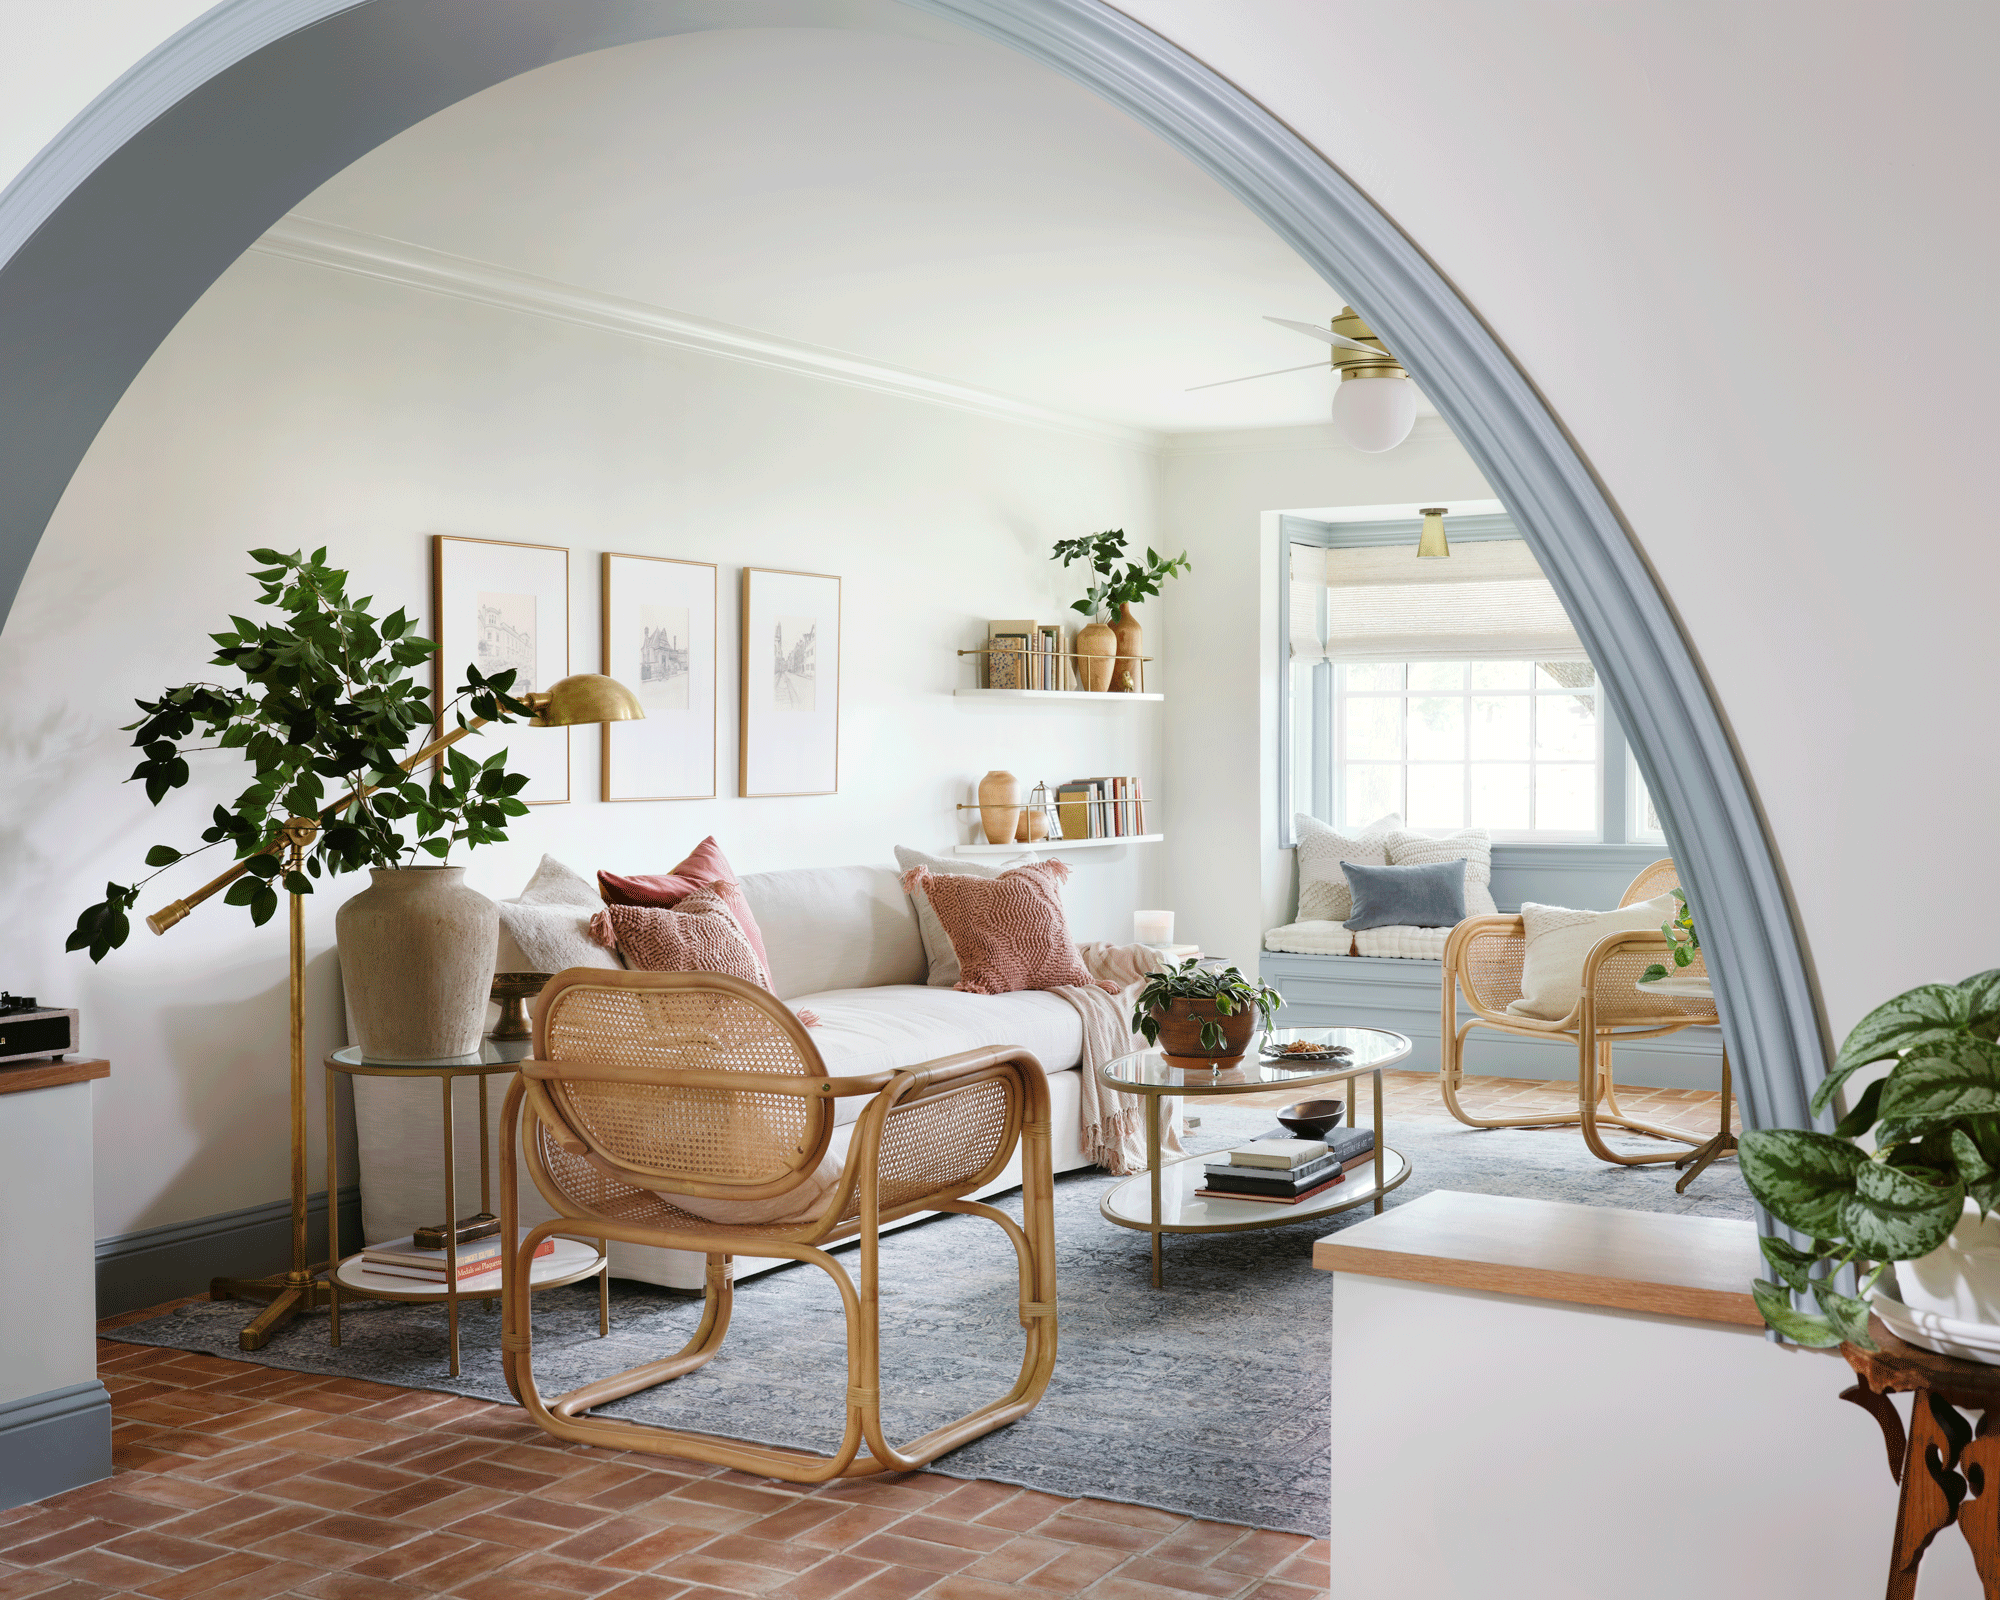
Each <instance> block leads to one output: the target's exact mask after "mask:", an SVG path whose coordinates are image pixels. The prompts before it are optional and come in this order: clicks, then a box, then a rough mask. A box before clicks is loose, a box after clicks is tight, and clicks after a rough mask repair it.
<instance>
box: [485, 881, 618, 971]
mask: <svg viewBox="0 0 2000 1600" xmlns="http://www.w3.org/2000/svg"><path fill="white" fill-rule="evenodd" d="M603 909H604V902H603V901H602V900H601V899H599V898H598V894H597V886H596V885H595V884H593V883H591V882H589V881H588V880H587V879H584V878H580V877H578V876H577V875H576V874H575V873H574V872H572V871H570V869H569V868H568V867H566V866H564V865H563V864H562V863H561V862H560V861H558V860H556V858H555V857H554V856H543V857H542V864H541V865H540V866H539V867H537V868H536V869H535V875H534V877H532V878H530V879H529V880H528V886H527V887H526V888H525V889H523V890H522V891H521V893H520V894H519V896H517V897H516V898H515V899H512V900H502V901H501V902H500V950H499V956H498V960H499V963H500V964H499V966H498V968H497V969H496V970H497V971H501V972H516V971H518V972H561V971H563V970H564V969H565V968H568V967H610V968H617V967H621V966H623V965H624V963H623V962H622V961H620V960H619V959H618V957H617V955H616V954H615V953H613V952H612V951H610V950H607V949H605V948H604V946H603V945H601V944H599V943H598V942H597V941H596V940H595V939H593V938H592V937H591V936H590V919H591V918H592V917H594V916H596V915H597V913H598V912H600V911H602V910H603Z"/></svg>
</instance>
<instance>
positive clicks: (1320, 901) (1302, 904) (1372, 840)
mask: <svg viewBox="0 0 2000 1600" xmlns="http://www.w3.org/2000/svg"><path fill="white" fill-rule="evenodd" d="M1402 825H1403V819H1402V818H1401V817H1400V816H1397V815H1395V814H1394V813H1393V812H1392V813H1391V814H1390V815H1388V816H1386V817H1377V818H1376V819H1375V820H1374V821H1373V822H1371V823H1369V824H1368V826H1367V827H1365V828H1363V829H1362V830H1361V831H1360V832H1359V833H1356V834H1345V833H1342V832H1341V831H1340V830H1339V829H1337V828H1329V827H1328V826H1327V825H1326V824H1325V823H1324V822H1321V821H1320V820H1319V818H1317V817H1314V816H1309V815H1308V814H1307V813H1305V812H1303V811H1301V812H1299V813H1298V814H1297V815H1295V816H1294V817H1293V818H1292V827H1293V828H1294V830H1296V832H1297V833H1298V838H1299V843H1298V861H1299V918H1298V920H1299V921H1300V922H1345V921H1346V920H1347V919H1348V918H1349V917H1351V916H1353V915H1354V894H1353V891H1352V890H1350V889H1349V888H1348V887H1347V874H1346V873H1344V872H1342V871H1341V870H1340V864H1341V862H1343V861H1352V862H1354V863H1355V864H1356V865H1357V866H1363V867H1386V866H1387V865H1388V864H1389V835H1390V834H1391V833H1392V832H1393V831H1394V830H1396V829H1397V828H1400V827H1402Z"/></svg>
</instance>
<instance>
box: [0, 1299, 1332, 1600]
mask: <svg viewBox="0 0 2000 1600" xmlns="http://www.w3.org/2000/svg"><path fill="white" fill-rule="evenodd" d="M164 1309H166V1308H165V1307H155V1308H153V1309H151V1310H148V1311H141V1312H135V1313H132V1314H131V1315H129V1316H126V1317H119V1318H113V1319H111V1320H110V1321H109V1322H108V1323H106V1324H105V1325H104V1326H106V1327H110V1326H117V1325H119V1324H122V1323H124V1322H130V1321H137V1320H139V1319H140V1318H143V1317H148V1316H153V1315H156V1314H157V1313H158V1312H159V1311H161V1310H164ZM98 1369H99V1371H100V1373H101V1374H102V1376H103V1378H104V1382H105V1385H106V1387H107V1388H109V1389H110V1391H111V1396H112V1408H113V1416H114V1430H115V1431H114V1435H113V1437H114V1440H115V1455H114V1460H115V1462H116V1466H117V1472H116V1475H115V1476H113V1477H111V1478H108V1479H106V1480H105V1481H104V1482H102V1483H96V1484H91V1485H89V1486H87V1487H85V1488H82V1489H75V1490H72V1491H70V1492H69V1493H68V1494H63V1495H57V1496H55V1497H54V1498H52V1499H49V1500H44V1501H41V1502H39V1503H38V1504H35V1505H29V1506H21V1507H18V1508H16V1509H14V1510H11V1511H0V1600H27V1597H29V1596H36V1597H39V1600H97V1597H99V1596H110V1595H112V1594H115V1593H120V1592H124V1593H130V1594H135V1595H140V1596H144V1597H146V1600H196V1597H201V1600H271V1597H274V1596H278V1595H301V1596H306V1597H308V1600H425V1597H428V1596H442V1595H447V1594H448V1595H451V1596H454V1597H457V1600H744V1597H746V1596H748V1597H754V1600H833V1597H835V1596H840V1597H842V1600H916V1597H918V1596H922V1597H923V1600H1056V1597H1061V1596H1069V1595H1080V1596H1086V1597H1088V1600H1191V1597H1195V1596H1201V1597H1205V1600H1319V1597H1320V1596H1322V1595H1324V1594H1325V1592H1326V1586H1327V1546H1326V1543H1325V1541H1324V1540H1320V1541H1314V1540H1310V1539H1305V1538H1302V1537H1300V1536H1298V1535H1296V1534H1286V1533H1269V1532H1257V1531H1252V1530H1250V1529H1247V1528H1240V1527H1235V1526H1232V1525H1229V1524H1225V1523H1218V1522H1202V1521H1196V1520H1191V1519H1189V1518H1186V1517H1182V1516H1177V1515H1173V1514H1171V1513H1168V1512H1164V1511H1153V1510H1148V1509H1146V1508H1144V1507H1140V1506H1128V1505H1119V1504H1114V1503H1112V1502H1110V1501H1105V1500H1062V1499H1058V1498H1056V1497H1054V1496H1052V1495H1045V1494H1036V1493H1033V1492H1030V1491H1027V1490H1021V1489H1011V1488H1008V1487H1005V1486H1004V1485H1001V1484H995V1483H977V1482H966V1481H964V1480H961V1479H957V1478H946V1477H940V1476H937V1475H934V1474H931V1473H913V1474H908V1475H905V1476H902V1477H895V1478H877V1479H865V1480H859V1481H855V1482H851V1483H846V1484H841V1485H835V1486H828V1487H824V1488H817V1489H801V1488H799V1487H798V1486H796V1485H791V1484H785V1483H780V1482H777V1481H775V1480H772V1479H766V1478H751V1477H745V1476H744V1475H742V1474H741V1473H737V1472H730V1471H726V1470H721V1469H717V1468H713V1467H706V1466H702V1465H700V1464H699V1463H697V1462H692V1461H682V1460H678V1459H675V1458H671V1457H662V1456H638V1455H627V1454H620V1453H617V1452H613V1451H607V1450H597V1449H592V1448H589V1447H586V1446H579V1445H566V1444H561V1443H558V1442H557V1441H555V1440H553V1439H551V1438H549V1437H548V1436H547V1435H546V1434H543V1433H542V1432H541V1431H540V1430H539V1429H537V1428H536V1427H535V1426H534V1425H533V1424H532V1423H530V1422H528V1421H526V1420H525V1419H524V1418H523V1416H522V1414H521V1412H520V1411H518V1410H517V1409H515V1408H514V1407H512V1406H501V1405H493V1404H489V1403H487V1402H484V1401H478V1400H466V1399H461V1398H459V1397H457V1396H453V1395H444V1394H429V1393H424V1392H421V1391H416V1390H410V1389H392V1388H387V1387H384V1386H383V1385H380V1384H373V1383H364V1382H359V1381H357V1380H354V1379H348V1378H319V1377H310V1376H306V1375H304V1374H301V1373H293V1372H281V1371H276V1370H273V1369H272V1368H269V1367H260V1366H252V1365H251V1364H249V1363H247V1362H241V1361H224V1360H221V1359H218V1358H217V1357H214V1356H208V1355H195V1354H188V1353H185V1352H181V1351H173V1350H156V1349H150V1348H147V1347H145V1346H140V1345H128V1344H118V1343H114V1342H111V1341H108V1340H103V1341H100V1342H99V1354H98Z"/></svg>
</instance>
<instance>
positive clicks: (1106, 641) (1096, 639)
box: [1076, 622, 1118, 694]
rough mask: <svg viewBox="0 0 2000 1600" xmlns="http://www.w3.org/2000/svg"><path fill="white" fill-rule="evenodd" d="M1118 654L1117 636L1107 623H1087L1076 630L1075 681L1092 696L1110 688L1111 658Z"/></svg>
mask: <svg viewBox="0 0 2000 1600" xmlns="http://www.w3.org/2000/svg"><path fill="white" fill-rule="evenodd" d="M1117 652H1118V635H1117V634H1116V633H1114V632H1113V631H1112V630H1111V626H1110V624H1109V623H1104V622H1087V623H1085V624H1084V625H1083V626H1082V627H1081V628H1078V629H1077V630H1076V679H1077V683H1078V685H1079V686H1080V687H1082V688H1085V689H1088V690H1089V691H1090V692H1091V693H1092V694H1102V693H1104V691H1105V690H1107V689H1109V688H1110V687H1111V667H1112V661H1111V658H1112V657H1113V656H1114V655H1116V654H1117Z"/></svg>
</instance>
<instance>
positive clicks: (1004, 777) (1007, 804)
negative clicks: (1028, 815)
mask: <svg viewBox="0 0 2000 1600" xmlns="http://www.w3.org/2000/svg"><path fill="white" fill-rule="evenodd" d="M1020 820H1021V780H1020V779H1019V778H1017V777H1015V776H1014V774H1013V773H1011V772H989V773H987V774H986V776H985V777H983V778H981V779H980V780H979V826H980V828H981V829H982V830H983V831H984V832H985V834H986V842H987V843H988V844H1006V843H1008V842H1009V841H1010V840H1011V839H1012V838H1013V837H1014V829H1015V827H1016V826H1017V825H1018V824H1019V823H1020Z"/></svg>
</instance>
